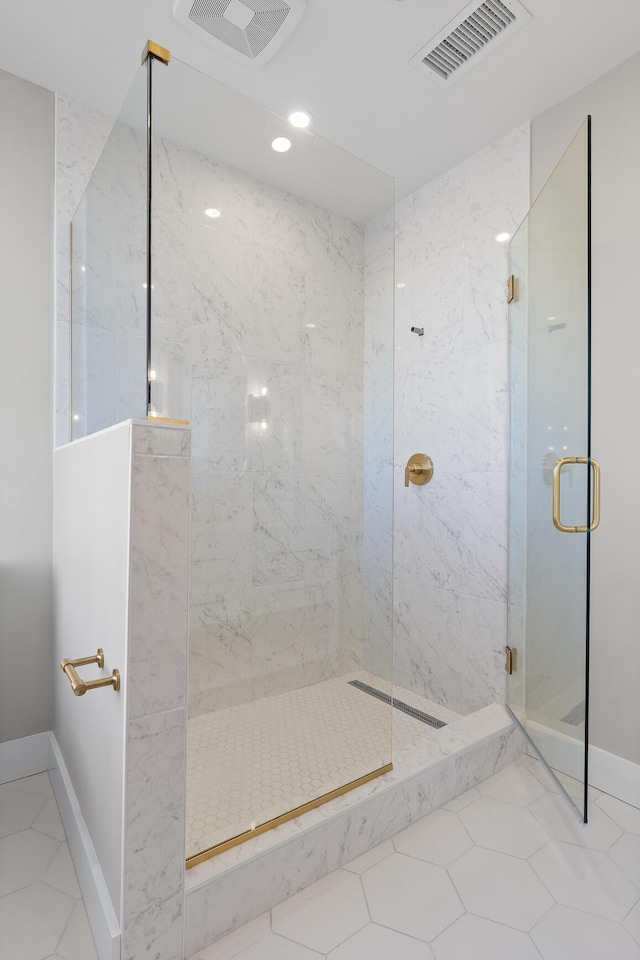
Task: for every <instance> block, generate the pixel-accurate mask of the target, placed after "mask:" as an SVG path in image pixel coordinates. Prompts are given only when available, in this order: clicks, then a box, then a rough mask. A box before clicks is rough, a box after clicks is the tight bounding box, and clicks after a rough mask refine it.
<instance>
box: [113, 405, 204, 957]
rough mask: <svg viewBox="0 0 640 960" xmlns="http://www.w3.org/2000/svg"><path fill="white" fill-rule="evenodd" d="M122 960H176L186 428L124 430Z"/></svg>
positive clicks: (180, 889)
mask: <svg viewBox="0 0 640 960" xmlns="http://www.w3.org/2000/svg"><path fill="white" fill-rule="evenodd" d="M132 452H133V457H132V487H131V534H130V573H129V597H130V600H129V641H128V647H129V655H128V666H127V674H126V678H127V726H126V749H125V822H124V844H123V849H124V851H125V854H124V857H125V859H124V882H123V899H122V944H123V957H124V958H128V960H138V958H139V957H141V956H153V957H155V958H156V960H182V956H183V954H182V945H183V929H184V855H185V853H184V837H185V821H184V817H185V803H184V790H185V779H186V766H185V765H186V724H187V709H186V707H187V689H186V687H187V653H188V620H187V609H188V599H189V590H188V578H189V517H190V477H189V470H190V460H189V430H188V428H184V427H170V426H168V425H162V424H149V423H146V422H142V423H135V422H134V423H133V425H132Z"/></svg>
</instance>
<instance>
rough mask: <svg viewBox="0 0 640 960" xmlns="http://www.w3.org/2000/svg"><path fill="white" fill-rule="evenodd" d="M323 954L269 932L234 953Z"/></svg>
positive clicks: (277, 957) (307, 959) (264, 956)
mask: <svg viewBox="0 0 640 960" xmlns="http://www.w3.org/2000/svg"><path fill="white" fill-rule="evenodd" d="M199 956H200V955H199ZM202 956H203V957H204V956H206V955H205V954H202ZM321 956H322V954H321V953H316V951H315V950H309V949H308V948H307V947H303V946H302V944H300V943H292V941H291V940H287V939H285V938H284V937H279V936H278V934H276V933H268V934H267V935H266V937H262V939H261V940H258V941H256V943H252V944H251V946H250V947H246V948H245V949H244V950H241V951H240V953H234V954H233V960H319V958H320V957H321Z"/></svg>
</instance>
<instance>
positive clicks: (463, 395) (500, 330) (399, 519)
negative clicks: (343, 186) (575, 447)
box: [364, 127, 529, 712]
mask: <svg viewBox="0 0 640 960" xmlns="http://www.w3.org/2000/svg"><path fill="white" fill-rule="evenodd" d="M528 202H529V197H528V128H527V127H522V128H518V129H517V130H514V131H512V132H511V133H509V134H507V136H505V137H503V138H502V139H501V140H499V141H497V142H496V143H493V144H491V145H490V146H488V147H487V148H485V149H484V150H482V151H480V152H479V153H477V154H475V155H474V156H472V157H470V158H469V159H468V160H466V161H465V162H464V163H462V164H460V165H459V166H457V167H456V168H454V169H453V170H451V171H449V172H448V173H446V174H444V175H443V176H441V177H439V178H438V179H437V180H435V181H433V183H430V184H427V186H425V187H424V188H423V189H421V190H419V191H417V193H415V194H413V195H412V196H410V197H407V198H405V199H404V200H402V201H401V202H400V203H399V204H398V205H397V210H396V231H395V248H396V267H397V269H396V280H397V281H398V283H400V284H403V286H400V287H399V288H398V287H396V289H395V309H396V332H395V346H396V359H395V374H396V379H395V397H394V399H395V417H394V422H395V434H394V439H395V463H396V468H395V488H396V492H395V498H394V509H395V522H394V562H395V608H394V614H395V624H396V671H397V675H398V676H401V677H402V678H403V681H402V682H403V683H404V684H405V685H407V686H408V687H409V688H410V689H415V690H416V691H420V692H422V693H423V694H424V695H427V696H428V697H431V698H433V699H434V700H436V701H438V702H440V703H442V704H444V705H446V706H451V707H454V709H456V710H459V711H463V712H466V711H471V710H476V709H478V707H480V706H482V705H483V704H486V703H490V702H491V701H492V700H496V699H497V700H503V699H504V673H503V669H502V664H501V656H500V650H501V649H502V647H503V645H504V642H505V620H506V607H505V601H506V510H507V487H506V456H507V424H508V384H507V364H508V357H507V334H508V329H507V309H506V303H505V282H506V272H507V270H506V247H505V245H503V244H498V243H497V242H496V239H495V238H496V235H497V234H498V233H501V232H503V231H506V232H509V233H513V232H514V230H515V228H516V227H517V225H518V224H519V222H520V220H521V219H522V217H523V216H524V215H525V214H526V212H527V209H528ZM381 231H382V235H379V236H375V234H376V232H378V233H380V232H381ZM369 232H370V235H369V236H368V237H367V250H371V252H372V261H371V265H370V266H369V265H368V266H367V272H366V286H365V302H366V307H367V321H368V324H369V327H370V328H371V330H372V331H375V324H376V320H375V318H376V315H377V313H378V312H379V314H380V316H382V315H383V310H382V308H381V306H379V305H381V304H382V302H383V297H384V287H383V279H384V271H383V268H382V267H381V266H380V265H381V264H382V263H383V260H382V256H383V251H384V250H385V249H386V250H388V249H389V236H388V230H387V233H386V234H385V233H384V226H383V225H381V224H375V225H371V227H370V231H369ZM371 234H372V235H371ZM376 275H378V277H377V279H378V280H379V286H378V284H377V282H376ZM412 326H419V327H424V336H423V337H416V336H415V334H412V333H411V329H410V328H411V327H412ZM382 349H383V348H382ZM377 356H378V347H377V343H376V337H375V333H372V334H370V339H369V340H368V339H367V331H365V358H366V361H367V362H368V364H369V366H368V368H367V370H368V373H369V375H370V376H371V377H372V378H373V379H374V380H375V377H376V376H377V374H376V373H374V371H375V369H376V363H377ZM365 410H366V414H365V416H368V415H369V412H370V411H373V410H375V397H374V398H373V399H372V400H370V401H369V402H367V396H366V390H365ZM381 435H382V433H379V434H378V438H380V436H381ZM365 450H366V457H367V458H368V460H367V465H368V466H369V462H370V459H371V458H372V456H374V452H373V451H374V447H373V446H372V445H369V446H368V447H367V446H365ZM417 451H423V452H425V453H428V454H429V455H430V456H431V457H432V458H433V460H434V465H435V473H434V477H433V480H432V481H431V483H429V484H428V485H427V486H424V487H416V486H411V487H410V488H409V489H406V488H405V487H404V485H403V481H404V477H403V468H404V464H405V463H406V460H407V459H408V457H409V456H410V455H411V454H412V453H415V452H417ZM369 489H370V488H369ZM370 496H371V499H370V500H369V499H368V497H366V498H365V521H364V543H365V550H364V554H365V556H367V557H368V561H367V562H368V568H367V578H365V585H366V587H367V589H368V591H369V596H370V597H373V598H376V599H374V600H371V599H370V601H369V607H370V611H371V613H370V617H371V622H370V624H369V626H368V632H367V631H365V637H366V639H365V644H367V645H368V647H369V653H368V656H369V657H371V658H372V659H373V660H375V659H376V657H378V658H380V659H381V655H382V650H383V648H384V642H385V641H384V638H385V635H386V633H385V621H386V620H387V619H388V618H389V617H390V610H389V604H388V603H387V597H388V596H389V595H390V588H389V584H388V583H387V582H386V581H385V578H384V575H383V569H382V564H379V563H376V553H377V552H382V553H384V549H385V540H384V538H379V537H378V536H377V535H376V531H375V524H373V523H371V522H370V518H369V517H368V516H367V510H368V509H371V510H372V515H373V516H375V514H376V513H379V512H380V510H382V509H383V505H384V501H383V500H382V499H381V498H380V497H376V496H375V494H374V493H373V491H371V490H370ZM376 645H378V647H379V653H378V654H376ZM454 705H455V706H454Z"/></svg>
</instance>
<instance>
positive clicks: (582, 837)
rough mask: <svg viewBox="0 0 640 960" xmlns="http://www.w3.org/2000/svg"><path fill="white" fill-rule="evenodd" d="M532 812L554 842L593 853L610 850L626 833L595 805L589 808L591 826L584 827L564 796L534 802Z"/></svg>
mask: <svg viewBox="0 0 640 960" xmlns="http://www.w3.org/2000/svg"><path fill="white" fill-rule="evenodd" d="M529 810H530V811H531V813H532V814H533V815H534V817H535V818H536V819H537V820H538V821H539V822H540V824H541V825H542V826H543V827H544V828H545V830H546V831H547V833H548V834H549V836H550V837H553V838H554V840H564V841H565V842H566V843H575V844H578V845H579V846H581V847H589V848H590V849H591V850H607V849H608V848H609V847H610V846H611V844H612V843H614V841H615V840H617V839H618V837H619V836H620V835H621V833H622V830H621V829H620V827H619V826H618V824H617V823H614V822H613V820H612V819H611V818H610V817H608V816H607V815H606V813H604V811H603V810H601V809H600V808H599V807H597V806H596V805H595V803H591V804H589V823H586V824H585V823H582V822H581V821H580V820H579V819H578V815H577V814H576V811H575V810H573V809H572V808H571V806H570V805H569V803H568V802H567V800H566V797H563V796H562V795H561V794H554V793H546V794H545V795H544V796H543V797H540V799H539V800H534V802H533V803H532V804H531V806H530V807H529Z"/></svg>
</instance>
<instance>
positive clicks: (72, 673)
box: [60, 647, 120, 697]
mask: <svg viewBox="0 0 640 960" xmlns="http://www.w3.org/2000/svg"><path fill="white" fill-rule="evenodd" d="M88 663H97V664H98V666H99V667H100V668H101V669H102V667H104V650H103V649H102V647H98V652H97V653H96V654H94V656H93V657H80V658H79V659H78V660H61V661H60V668H61V669H62V670H63V671H64V673H66V675H67V677H68V678H69V682H70V684H71V689H72V690H73V692H74V693H75V695H76V697H81V696H83V694H85V693H86V692H87V690H97V688H98V687H113V689H114V690H115V691H116V692H117V691H118V690H119V689H120V671H119V670H114V671H113V673H112V674H111V676H110V677H100V679H98V680H83V679H82V677H79V676H78V671H77V670H76V667H84V666H86V665H87V664H88Z"/></svg>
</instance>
